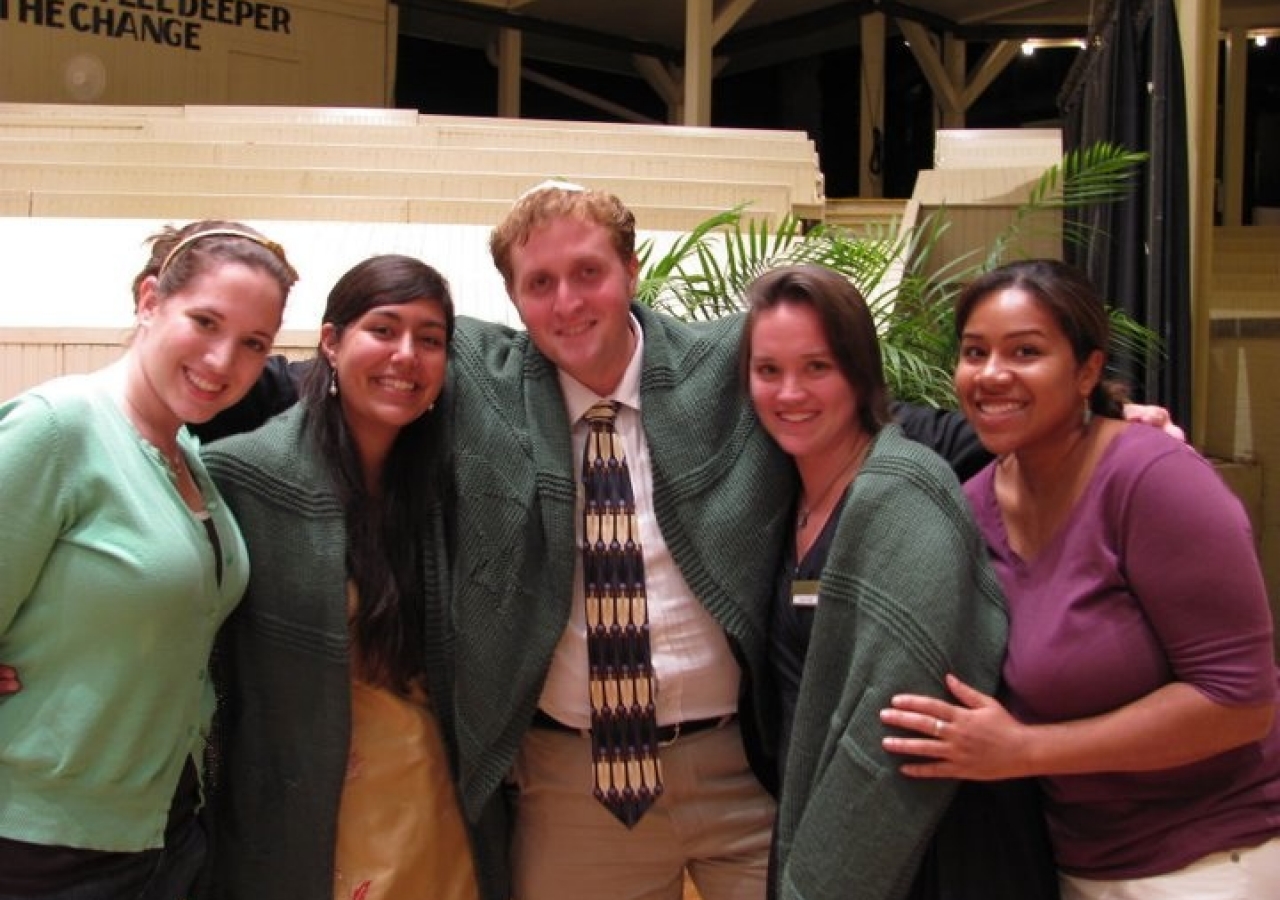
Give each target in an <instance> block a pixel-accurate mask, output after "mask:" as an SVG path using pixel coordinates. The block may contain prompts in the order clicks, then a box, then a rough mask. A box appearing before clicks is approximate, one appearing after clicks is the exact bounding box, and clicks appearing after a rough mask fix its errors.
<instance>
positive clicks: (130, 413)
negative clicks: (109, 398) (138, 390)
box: [120, 392, 183, 482]
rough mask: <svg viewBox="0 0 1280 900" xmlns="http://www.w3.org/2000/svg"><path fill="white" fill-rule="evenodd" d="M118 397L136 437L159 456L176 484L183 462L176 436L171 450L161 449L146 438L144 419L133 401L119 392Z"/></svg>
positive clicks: (157, 444) (156, 443)
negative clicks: (125, 408)
mask: <svg viewBox="0 0 1280 900" xmlns="http://www.w3.org/2000/svg"><path fill="white" fill-rule="evenodd" d="M120 396H121V399H123V400H124V405H125V406H126V407H128V409H127V410H126V416H127V417H128V418H129V420H130V421H131V422H132V423H133V428H134V430H135V431H136V432H138V436H139V437H140V438H142V439H143V440H144V441H146V442H147V444H149V445H150V446H151V447H153V448H155V451H156V453H158V454H160V459H161V460H162V461H163V462H164V467H165V468H166V469H168V470H169V477H171V478H172V479H173V480H174V481H175V482H176V481H177V480H178V479H179V478H181V477H182V462H183V460H182V448H181V447H180V446H178V440H177V435H175V436H174V442H173V449H172V450H166V449H165V448H164V447H161V446H160V444H159V443H158V442H156V441H154V440H152V439H151V438H150V437H148V436H147V434H146V431H145V429H144V428H143V424H144V423H145V422H146V419H145V418H143V416H142V413H141V412H139V411H138V407H136V406H134V405H133V401H131V400H130V399H129V395H128V394H127V393H124V392H121V395H120Z"/></svg>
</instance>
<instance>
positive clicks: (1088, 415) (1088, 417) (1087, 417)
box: [335, 389, 1093, 428]
mask: <svg viewBox="0 0 1280 900" xmlns="http://www.w3.org/2000/svg"><path fill="white" fill-rule="evenodd" d="M335 390H336V389H335ZM1092 421H1093V410H1092V409H1090V408H1089V398H1088V397H1085V398H1084V415H1082V416H1081V417H1080V423H1081V425H1083V426H1084V427H1085V428H1088V427H1089V423H1090V422H1092Z"/></svg>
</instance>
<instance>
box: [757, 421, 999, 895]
mask: <svg viewBox="0 0 1280 900" xmlns="http://www.w3.org/2000/svg"><path fill="white" fill-rule="evenodd" d="M818 597H819V599H818V608H817V611H816V612H815V614H814V619H813V628H812V632H811V634H812V639H811V643H810V645H809V648H808V653H807V655H806V656H805V663H804V674H803V677H802V680H801V685H800V695H799V697H798V699H797V705H796V712H795V721H794V726H793V730H792V740H791V745H790V747H789V748H788V751H787V768H786V771H785V772H784V773H783V782H782V784H783V791H782V799H781V802H780V806H779V810H778V823H777V842H778V845H777V870H776V871H775V882H774V889H775V893H776V896H777V897H779V898H783V900H837V898H839V900H849V898H857V900H894V898H900V897H903V896H905V895H906V893H907V891H908V889H909V888H910V886H911V883H912V880H913V878H914V876H915V872H916V869H917V866H918V864H919V862H920V858H921V855H922V854H923V852H924V849H925V846H926V844H927V843H928V841H929V839H930V837H931V836H932V834H933V831H934V827H935V825H936V824H937V822H938V820H939V819H940V818H941V816H942V814H943V812H944V811H945V810H946V807H947V805H948V803H949V802H950V800H951V797H952V795H953V794H954V791H955V787H956V783H955V782H953V781H938V780H924V779H922V780H917V779H911V778H907V777H905V776H903V775H901V774H899V772H898V767H899V766H900V765H901V764H902V760H901V759H899V758H896V757H892V756H890V755H889V754H888V753H886V752H885V751H884V750H883V749H881V744H880V741H881V738H882V737H883V736H884V735H885V734H886V731H885V727H884V725H883V724H882V723H881V722H880V715H879V714H880V710H881V709H884V708H885V707H887V706H888V705H889V701H890V698H891V697H892V696H893V695H894V694H898V693H908V692H910V693H920V694H932V695H934V696H938V697H944V696H947V691H946V687H945V685H944V681H943V677H944V676H945V675H946V674H947V673H948V672H951V673H954V674H956V675H958V676H959V677H960V678H961V679H963V680H964V681H966V682H968V683H969V684H971V685H973V686H975V687H977V688H978V689H979V690H982V691H987V692H989V691H992V690H993V689H994V688H995V686H996V683H997V680H998V678H999V674H1000V666H1001V662H1002V660H1003V658H1004V644H1005V636H1006V630H1007V617H1006V614H1005V606H1004V597H1003V595H1002V594H1001V592H1000V587H999V584H998V583H997V581H996V579H995V576H994V574H993V573H992V571H991V569H990V566H989V565H988V563H987V553H986V548H985V545H984V544H983V542H982V536H981V534H980V533H979V532H978V530H977V528H976V526H975V525H974V524H973V520H972V517H971V515H970V512H969V506H968V503H967V502H966V501H965V498H964V494H963V493H962V492H961V489H960V485H959V483H958V482H957V480H956V477H955V475H954V474H953V473H952V471H951V470H950V468H948V466H947V464H946V463H945V462H943V461H942V460H941V459H940V458H939V457H937V456H936V455H935V454H933V453H932V452H931V451H930V450H928V449H926V448H925V447H923V446H921V445H920V444H917V443H915V442H914V441H911V440H909V439H907V438H906V437H904V436H903V434H902V432H901V431H900V429H899V428H898V427H897V426H894V425H890V426H888V427H886V428H885V429H884V430H883V431H882V432H881V433H880V434H879V436H878V437H877V438H876V441H875V444H874V445H873V447H872V449H871V452H870V454H869V455H868V456H867V459H866V461H865V462H864V463H863V465H862V469H861V470H860V471H859V473H858V476H857V478H856V479H855V480H854V482H853V485H852V487H851V488H850V491H849V494H848V496H847V498H846V500H845V504H844V509H843V512H842V514H841V518H840V523H839V525H838V526H837V531H836V534H835V537H834V540H833V542H832V545H831V550H830V553H829V555H828V557H827V563H826V566H825V568H824V569H823V573H822V579H821V582H820V586H819V594H818Z"/></svg>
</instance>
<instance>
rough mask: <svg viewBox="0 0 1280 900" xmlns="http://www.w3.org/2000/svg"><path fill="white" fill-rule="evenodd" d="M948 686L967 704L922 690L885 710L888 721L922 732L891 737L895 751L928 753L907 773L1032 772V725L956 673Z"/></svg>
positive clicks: (982, 777) (976, 776) (977, 777)
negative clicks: (924, 693)
mask: <svg viewBox="0 0 1280 900" xmlns="http://www.w3.org/2000/svg"><path fill="white" fill-rule="evenodd" d="M947 689H948V690H950V691H951V693H952V694H953V695H954V696H955V698H956V699H957V700H959V701H960V704H962V705H956V704H954V703H948V702H947V701H946V700H939V699H937V698H936V697H925V696H921V695H920V694H900V695H898V696H896V697H894V698H893V705H892V706H891V707H890V708H889V709H884V710H881V712H880V720H881V721H882V722H884V723H885V724H886V725H890V726H893V727H894V728H900V729H902V730H904V731H910V732H915V733H916V734H917V735H919V736H918V737H886V738H884V740H883V746H884V749H885V750H886V751H888V752H889V753H897V754H901V755H903V756H915V757H928V758H929V759H928V761H921V762H909V763H907V764H906V765H904V766H902V769H901V771H902V774H904V775H910V776H911V777H913V778H967V779H970V780H973V781H996V780H999V779H1003V778H1017V777H1021V776H1024V775H1028V774H1031V773H1030V771H1029V768H1028V762H1027V760H1026V759H1025V755H1026V744H1027V738H1028V728H1027V726H1025V725H1022V724H1021V723H1020V722H1018V721H1017V720H1016V719H1014V718H1013V716H1011V715H1009V713H1008V711H1006V710H1005V708H1004V707H1003V706H1001V705H1000V703H999V702H998V701H997V700H996V699H995V698H994V697H989V696H987V695H986V694H984V693H982V692H981V691H978V690H975V689H974V688H972V687H970V686H969V685H967V684H965V683H964V682H963V681H961V680H960V679H959V678H956V677H955V676H954V675H948V676H947Z"/></svg>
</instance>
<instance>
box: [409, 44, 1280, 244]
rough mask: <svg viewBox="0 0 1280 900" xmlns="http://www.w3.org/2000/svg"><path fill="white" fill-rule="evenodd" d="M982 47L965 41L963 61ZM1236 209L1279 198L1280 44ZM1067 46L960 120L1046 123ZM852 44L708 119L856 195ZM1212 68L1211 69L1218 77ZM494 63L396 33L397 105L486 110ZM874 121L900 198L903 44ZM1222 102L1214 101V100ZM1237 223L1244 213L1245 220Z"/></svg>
mask: <svg viewBox="0 0 1280 900" xmlns="http://www.w3.org/2000/svg"><path fill="white" fill-rule="evenodd" d="M985 49H986V48H985V47H984V46H983V45H981V44H970V45H969V46H968V48H967V53H968V58H969V60H970V65H973V64H974V63H975V62H976V60H978V59H979V58H980V57H981V55H982V53H983V52H984V51H985ZM1248 53H1249V56H1248V61H1249V62H1248V84H1249V87H1248V92H1247V95H1246V135H1245V141H1246V147H1248V148H1249V151H1248V152H1247V153H1246V159H1245V173H1244V176H1245V197H1244V209H1245V210H1246V217H1247V216H1248V211H1249V210H1250V209H1251V208H1252V207H1253V206H1255V205H1258V206H1280V41H1278V40H1272V41H1271V42H1270V43H1269V44H1268V45H1267V46H1266V47H1255V46H1254V45H1253V44H1252V43H1251V44H1250V45H1249V48H1248ZM1076 54H1077V51H1076V50H1074V49H1071V48H1040V49H1037V50H1036V52H1035V54H1034V55H1032V56H1019V57H1018V58H1017V59H1016V60H1015V61H1014V62H1013V63H1011V64H1010V65H1009V66H1008V68H1006V69H1005V70H1004V72H1002V73H1001V74H1000V76H999V77H998V78H997V79H996V80H995V81H994V82H993V83H992V85H991V86H990V87H989V88H988V89H987V90H986V91H985V92H984V93H983V94H982V96H981V97H979V98H978V99H977V101H976V102H975V103H974V105H973V106H971V107H970V108H969V110H968V112H967V114H966V127H969V128H1018V127H1027V126H1046V127H1054V126H1056V125H1057V124H1058V121H1057V120H1058V115H1059V112H1058V105H1057V95H1058V90H1059V88H1060V86H1061V85H1062V84H1063V82H1064V80H1065V78H1066V75H1067V72H1068V71H1069V70H1070V68H1071V65H1072V62H1073V61H1074V60H1075V57H1076ZM860 61H861V54H860V52H859V50H858V48H856V47H851V48H847V49H843V50H838V51H832V52H828V53H825V54H822V55H819V56H815V57H812V58H809V59H804V60H798V61H793V62H789V63H785V64H782V65H777V66H772V67H766V68H760V69H755V70H752V71H750V72H745V73H741V74H736V75H726V76H722V77H720V78H718V79H716V81H715V83H714V86H713V89H712V104H711V110H712V124H713V125H718V126H726V127H744V128H782V129H790V130H801V131H805V132H807V133H808V134H809V136H810V138H812V139H813V140H814V142H815V144H816V146H817V148H818V154H819V159H820V165H821V167H822V171H823V175H824V177H825V180H826V191H827V196H828V197H833V198H834V197H854V196H857V194H858V181H859V172H858V116H859V114H860V113H859V107H860V106H861V103H860V98H859V96H858V95H859V91H860V78H859V65H860ZM530 65H531V67H533V68H536V69H537V70H538V71H539V72H543V73H545V74H547V75H549V76H551V77H553V78H558V79H560V80H562V81H565V82H569V83H572V84H575V85H579V86H582V87H583V88H584V89H586V90H589V91H591V92H592V93H595V94H597V95H600V96H603V97H606V98H608V99H609V100H611V101H613V102H615V103H617V104H620V105H622V106H625V107H627V108H629V109H632V110H635V111H636V112H639V113H642V114H644V115H647V116H650V117H652V118H654V119H657V120H663V119H665V117H666V109H665V106H664V104H663V103H662V102H661V100H660V99H659V98H658V96H657V95H656V94H655V93H654V92H653V90H652V89H650V87H649V86H648V85H647V84H646V83H645V82H644V81H642V80H641V79H640V78H639V77H636V78H628V77H625V76H621V75H617V74H612V73H607V72H599V71H589V70H585V69H578V68H570V67H563V66H556V65H553V64H551V63H544V62H533V63H530ZM1221 84H1222V73H1220V74H1219V85H1220V86H1221ZM497 92H498V85H497V71H496V69H494V67H493V66H492V65H490V64H489V62H488V61H487V60H486V59H485V57H484V54H483V53H481V52H480V51H478V50H473V49H470V48H467V47H462V46H458V45H453V44H447V43H442V42H436V41H429V40H423V39H420V38H414V37H408V36H402V37H401V38H400V45H399V55H398V70H397V78H396V105H397V106H398V107H403V108H410V109H417V110H419V111H420V112H424V113H443V114H450V115H470V116H476V115H482V116H491V115H495V114H496V109H497V107H496V104H497ZM885 96H886V100H885V121H884V122H883V123H882V124H881V131H882V133H883V135H884V138H883V152H882V154H881V160H882V170H883V175H884V193H885V195H886V196H888V197H909V196H910V195H911V191H912V188H913V187H914V185H915V179H916V173H917V172H918V171H919V170H920V169H922V168H930V167H931V166H932V160H933V128H934V125H933V110H932V103H933V100H932V93H931V91H930V89H929V86H928V84H927V82H926V81H925V79H924V76H923V75H922V74H921V72H920V70H919V67H918V66H917V65H916V62H915V59H914V57H912V55H911V51H910V50H909V49H908V48H906V47H905V46H904V45H903V44H902V42H901V41H900V40H891V41H889V42H888V44H887V46H886V58H885ZM1220 107H1221V104H1220ZM521 109H522V115H524V116H525V117H527V118H538V119H570V120H596V121H607V120H608V119H609V118H610V117H609V116H608V114H606V113H604V112H601V111H600V110H598V109H595V108H594V107H590V106H587V105H585V104H582V103H580V102H578V101H576V100H573V99H571V98H569V97H566V96H564V95H562V94H559V93H557V92H554V91H550V90H547V89H546V88H543V87H541V86H539V85H536V84H533V83H530V82H528V81H525V82H524V83H523V84H522V86H521ZM1246 221H1247V218H1246Z"/></svg>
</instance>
